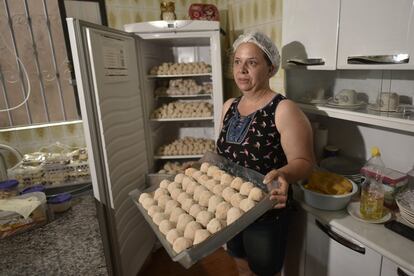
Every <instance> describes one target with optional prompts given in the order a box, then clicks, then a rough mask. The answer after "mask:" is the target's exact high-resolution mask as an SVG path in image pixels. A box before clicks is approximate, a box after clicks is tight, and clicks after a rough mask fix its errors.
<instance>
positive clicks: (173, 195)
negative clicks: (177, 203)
mask: <svg viewBox="0 0 414 276" xmlns="http://www.w3.org/2000/svg"><path fill="white" fill-rule="evenodd" d="M182 191H183V190H181V189H179V188H175V189H172V191H171V198H172V199H174V200H177V198H178V195H179V194H181V192H182Z"/></svg>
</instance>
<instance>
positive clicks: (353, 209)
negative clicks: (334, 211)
mask: <svg viewBox="0 0 414 276" xmlns="http://www.w3.org/2000/svg"><path fill="white" fill-rule="evenodd" d="M359 207H360V202H359V201H356V202H351V203H349V204H348V207H347V208H346V209H347V210H348V213H349V214H350V215H351V216H352V217H353V218H354V219H356V220H359V221H362V222H368V223H384V222H386V221H388V220H390V219H391V212H390V210H389V209H388V208H386V207H384V212H385V214H384V216H383V217H382V218H380V219H371V220H368V219H364V218H363V217H362V215H361V212H360V211H359Z"/></svg>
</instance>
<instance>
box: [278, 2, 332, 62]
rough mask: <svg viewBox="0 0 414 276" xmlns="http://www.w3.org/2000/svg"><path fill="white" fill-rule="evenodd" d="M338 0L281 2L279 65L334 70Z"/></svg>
mask: <svg viewBox="0 0 414 276" xmlns="http://www.w3.org/2000/svg"><path fill="white" fill-rule="evenodd" d="M338 24H339V0H289V1H284V2H283V33H282V45H283V46H282V67H283V68H285V69H287V68H295V67H304V68H307V69H309V70H335V69H336V51H337V41H338Z"/></svg>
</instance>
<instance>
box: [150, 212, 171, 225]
mask: <svg viewBox="0 0 414 276" xmlns="http://www.w3.org/2000/svg"><path fill="white" fill-rule="evenodd" d="M167 218H168V217H167V215H166V214H164V213H155V214H154V216H153V217H152V220H153V221H154V223H155V224H156V225H160V223H161V221H163V220H165V219H167Z"/></svg>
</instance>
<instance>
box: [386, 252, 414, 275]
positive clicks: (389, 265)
mask: <svg viewBox="0 0 414 276" xmlns="http://www.w3.org/2000/svg"><path fill="white" fill-rule="evenodd" d="M381 276H414V273H413V272H409V271H407V270H405V269H403V268H401V267H399V266H398V265H397V264H396V263H394V262H393V261H391V260H389V259H387V258H385V257H382V265H381Z"/></svg>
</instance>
